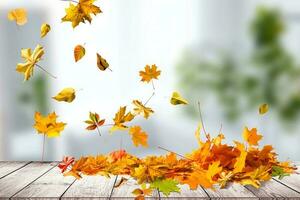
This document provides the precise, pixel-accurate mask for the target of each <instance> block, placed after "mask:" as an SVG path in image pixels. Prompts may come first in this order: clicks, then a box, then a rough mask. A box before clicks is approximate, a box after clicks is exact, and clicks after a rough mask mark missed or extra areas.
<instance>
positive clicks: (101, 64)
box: [97, 53, 109, 71]
mask: <svg viewBox="0 0 300 200" xmlns="http://www.w3.org/2000/svg"><path fill="white" fill-rule="evenodd" d="M97 67H98V68H99V69H100V70H101V71H105V70H106V69H107V68H108V67H109V64H108V62H107V61H106V60H105V59H104V58H103V57H101V56H100V54H98V53H97ZM108 69H109V68H108Z"/></svg>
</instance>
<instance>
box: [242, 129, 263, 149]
mask: <svg viewBox="0 0 300 200" xmlns="http://www.w3.org/2000/svg"><path fill="white" fill-rule="evenodd" d="M262 137H263V136H262V135H259V134H258V133H257V129H256V128H252V129H251V130H249V129H248V127H245V128H244V131H243V138H244V140H245V141H246V142H247V143H248V144H250V145H258V141H259V140H261V139H262Z"/></svg>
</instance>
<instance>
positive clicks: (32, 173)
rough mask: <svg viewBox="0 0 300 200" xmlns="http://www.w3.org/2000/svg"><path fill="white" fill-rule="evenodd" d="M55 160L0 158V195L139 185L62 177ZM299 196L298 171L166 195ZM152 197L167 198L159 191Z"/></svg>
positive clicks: (78, 193) (94, 192)
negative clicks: (264, 179)
mask: <svg viewBox="0 0 300 200" xmlns="http://www.w3.org/2000/svg"><path fill="white" fill-rule="evenodd" d="M57 164H58V162H43V163H41V162H0V198H1V199H5V198H7V199H8V198H51V199H53V198H57V199H65V198H68V199H69V198H72V199H73V198H74V199H77V198H97V199H120V198H127V199H133V197H134V196H133V195H132V194H131V192H132V191H133V190H134V189H136V188H138V187H139V186H138V185H137V184H136V182H135V181H134V180H129V181H126V182H125V183H124V184H123V185H122V186H120V187H117V188H114V184H115V183H116V182H118V181H117V180H119V179H120V178H121V177H117V176H115V177H112V178H110V179H108V178H105V177H102V176H86V177H83V178H82V179H80V180H76V179H75V178H73V177H64V176H63V175H62V174H61V173H60V169H59V168H58V167H56V166H57ZM283 197H285V198H290V199H300V175H292V176H289V177H285V178H284V179H282V180H278V179H272V180H270V181H268V182H265V183H264V184H263V185H262V187H261V188H259V189H256V188H254V187H252V186H246V187H244V186H241V185H239V184H233V185H231V186H230V187H228V188H226V189H216V190H214V191H213V190H211V189H203V188H201V187H199V188H198V189H197V190H189V188H188V186H187V185H184V186H181V193H180V194H179V193H171V195H170V196H169V198H168V199H175V198H176V199H177V198H180V199H181V198H183V199H223V198H224V199H262V198H281V199H282V198H283ZM149 198H151V199H163V198H166V197H165V196H164V195H163V194H162V193H160V192H159V191H156V192H154V194H153V197H149Z"/></svg>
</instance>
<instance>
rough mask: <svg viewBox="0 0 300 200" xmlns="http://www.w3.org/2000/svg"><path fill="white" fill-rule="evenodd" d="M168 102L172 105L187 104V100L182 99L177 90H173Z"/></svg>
mask: <svg viewBox="0 0 300 200" xmlns="http://www.w3.org/2000/svg"><path fill="white" fill-rule="evenodd" d="M170 103H171V104H172V105H181V104H183V105H187V104H188V101H187V100H186V99H184V98H183V97H182V96H181V95H180V94H179V92H173V94H172V97H171V99H170Z"/></svg>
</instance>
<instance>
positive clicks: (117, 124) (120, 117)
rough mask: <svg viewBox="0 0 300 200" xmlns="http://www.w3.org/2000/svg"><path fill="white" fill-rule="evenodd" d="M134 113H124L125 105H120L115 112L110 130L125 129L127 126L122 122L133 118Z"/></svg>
mask: <svg viewBox="0 0 300 200" xmlns="http://www.w3.org/2000/svg"><path fill="white" fill-rule="evenodd" d="M133 118H134V115H133V114H132V113H131V112H128V113H126V106H124V107H120V109H119V111H118V112H117V113H116V114H115V118H114V119H113V120H114V125H113V127H112V128H111V129H110V132H113V131H116V130H126V129H127V128H128V127H127V126H126V125H125V124H124V123H126V122H130V121H131V120H133Z"/></svg>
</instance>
